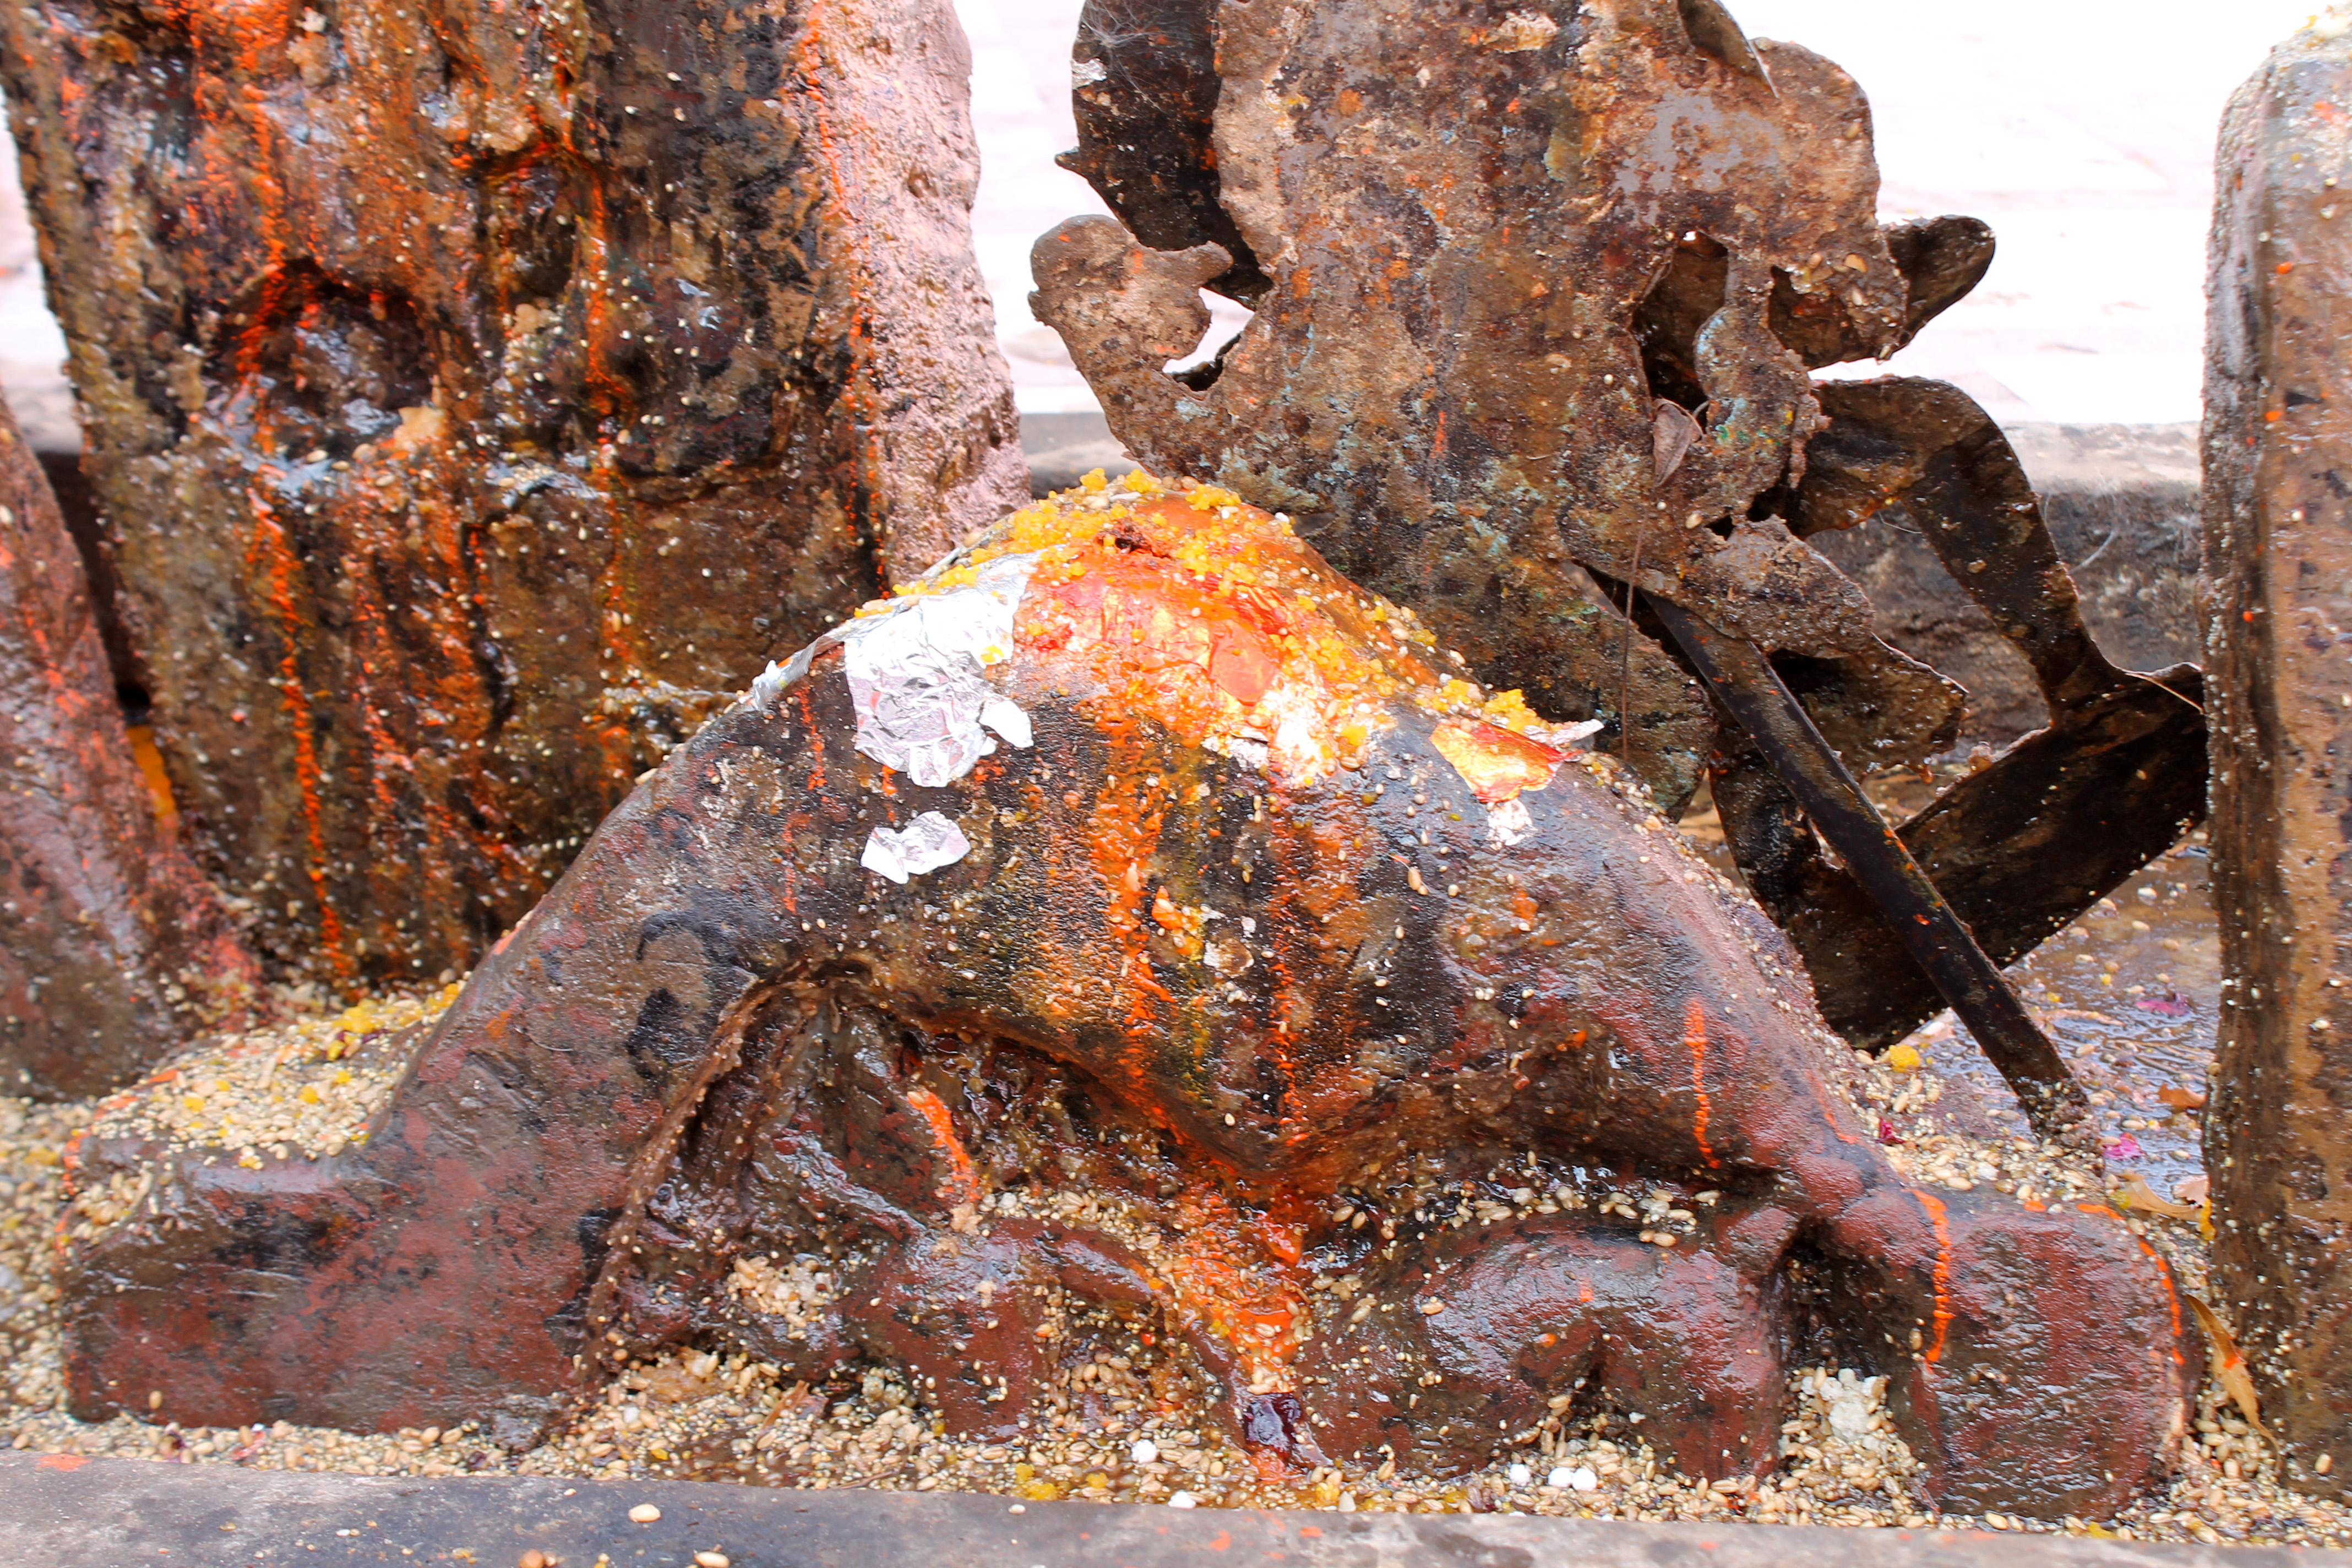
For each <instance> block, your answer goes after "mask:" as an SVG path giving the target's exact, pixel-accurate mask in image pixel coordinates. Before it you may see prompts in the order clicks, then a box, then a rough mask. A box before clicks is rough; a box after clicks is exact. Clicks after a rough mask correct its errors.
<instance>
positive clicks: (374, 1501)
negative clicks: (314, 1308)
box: [0, 1453, 2352, 1568]
mask: <svg viewBox="0 0 2352 1568" xmlns="http://www.w3.org/2000/svg"><path fill="white" fill-rule="evenodd" d="M648 1508H650V1509H651V1510H656V1511H657V1512H658V1517H657V1518H655V1519H652V1520H650V1521H646V1522H639V1521H640V1520H643V1519H644V1518H645V1514H646V1510H647V1509H648ZM0 1517H4V1518H5V1519H6V1520H7V1521H8V1538H9V1545H8V1548H7V1552H6V1556H7V1558H8V1560H9V1561H11V1562H16V1563H109V1564H130V1563H171V1564H181V1563H196V1564H215V1563H216V1564H222V1565H224V1568H226V1564H230V1563H240V1564H245V1563H316V1564H326V1563H453V1562H454V1563H474V1564H478V1565H480V1568H508V1565H509V1564H520V1563H533V1564H556V1563H560V1564H563V1565H564V1568H591V1565H592V1564H605V1565H608V1568H636V1565H637V1564H645V1565H646V1568H654V1565H656V1564H680V1565H683V1564H690V1563H701V1564H705V1565H707V1568H716V1563H715V1561H714V1560H719V1561H724V1562H725V1563H727V1564H728V1565H729V1568H820V1565H822V1568H848V1565H863V1564H880V1563H927V1564H933V1565H936V1568H1177V1565H1178V1564H1183V1565H1185V1568H1198V1565H1201V1564H1226V1563H1230V1564H1234V1565H1239V1564H1241V1563H1283V1564H1286V1565H1288V1568H1538V1565H1544V1568H1549V1565H1553V1564H1570V1563H1572V1564H1575V1565H1576V1568H1699V1565H1701V1564H1705V1565H1706V1568H2224V1565H2225V1564H2226V1565H2227V1568H2288V1564H2290V1563H2291V1564H2293V1565H2294V1568H2352V1552H2319V1551H2309V1550H2291V1549H2288V1548H2284V1547H2252V1546H2231V1547H2202V1546H2157V1545H2149V1544H2146V1543H2143V1542H2128V1541H2116V1540H2105V1541H2102V1540H2096V1539H2092V1538H2087V1537H2081V1536H2060V1535H2039V1534H2010V1533H2000V1532H1995V1531H1981V1530H1979V1531H1965V1532H1962V1531H1905V1530H1822V1529H1806V1528H1795V1527H1789V1526H1780V1525H1747V1524H1731V1525H1722V1526H1717V1525H1706V1524H1633V1523H1622V1522H1617V1521H1599V1520H1560V1519H1538V1518H1535V1517H1531V1516H1528V1515H1506V1514H1459V1515H1455V1514H1446V1515H1436V1516H1432V1515H1427V1514H1423V1515H1407V1514H1391V1513H1381V1514H1374V1513H1360V1514H1348V1513H1305V1512H1300V1513H1280V1512H1256V1511H1244V1510H1213V1509H1193V1510H1180V1509H1171V1508H1132V1507H1108V1506H1099V1505H1095V1504H1088V1503H1028V1504H1016V1503H1013V1502H1011V1501H1009V1500H1006V1499H1003V1498H996V1497H983V1496H977V1495H972V1494H962V1495H958V1496H952V1497H942V1496H923V1495H919V1494H915V1493H908V1492H869V1491H783V1490H772V1489H761V1488H754V1487H741V1486H727V1485H712V1484H708V1483H698V1482H692V1481H652V1482H642V1481H588V1480H579V1481H565V1480H561V1479H539V1478H515V1477H499V1478H489V1477H483V1478H477V1479H457V1480H441V1481H422V1480H414V1479H381V1478H371V1477H361V1476H343V1475H321V1474H311V1473H289V1472H286V1471H240V1470H234V1469H229V1468H225V1467H213V1466H183V1465H173V1464H163V1463H148V1462H142V1461H136V1460H127V1459H83V1458H75V1457H73V1456H70V1455H59V1454H51V1455H46V1456H37V1455H33V1454H25V1453H0Z"/></svg>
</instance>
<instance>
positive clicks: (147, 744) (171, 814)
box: [131, 724, 180, 838]
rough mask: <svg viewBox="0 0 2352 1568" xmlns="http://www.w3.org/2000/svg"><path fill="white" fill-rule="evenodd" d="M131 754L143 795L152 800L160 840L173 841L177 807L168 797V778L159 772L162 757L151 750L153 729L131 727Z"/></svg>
mask: <svg viewBox="0 0 2352 1568" xmlns="http://www.w3.org/2000/svg"><path fill="white" fill-rule="evenodd" d="M131 756H132V757H134V758H136V759H137V760H138V763H139V776H140V777H141V778H143V779H145V780H146V781H147V793H148V795H150V796H151V797H152V798H153V800H154V803H155V826H157V827H160V828H161V829H163V837H166V838H175V837H178V836H179V832H180V803H179V800H178V798H177V797H175V796H174V795H173V794H172V775H171V774H169V773H165V772H164V771H163V752H159V751H157V750H156V749H155V730H154V726H152V725H150V724H133V725H131Z"/></svg>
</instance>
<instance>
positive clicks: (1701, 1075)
mask: <svg viewBox="0 0 2352 1568" xmlns="http://www.w3.org/2000/svg"><path fill="white" fill-rule="evenodd" d="M1683 1044H1684V1045H1685V1046H1687V1047H1690V1054H1691V1093H1693V1094H1694V1095H1696V1096H1697V1097H1698V1115H1697V1117H1696V1120H1695V1121H1693V1122H1692V1124H1691V1136H1692V1137H1693V1138H1695V1139H1696V1140H1697V1142H1698V1152H1699V1154H1700V1156H1701V1157H1702V1158H1704V1159H1705V1160H1706V1163H1708V1164H1709V1165H1710V1166H1714V1165H1720V1164H1722V1163H1723V1162H1722V1161H1720V1160H1718V1159H1717V1158H1716V1157H1715V1151H1714V1150H1712V1149H1710V1148H1708V1147H1707V1146H1706V1119H1707V1113H1708V1109H1709V1108H1708V1106H1707V1101H1706V1008H1704V1007H1702V1006H1700V1005H1699V1000H1698V998H1697V997H1696V996H1694V997H1692V998H1691V1000H1690V1010H1689V1011H1688V1012H1687V1013H1685V1015H1684V1016H1683Z"/></svg>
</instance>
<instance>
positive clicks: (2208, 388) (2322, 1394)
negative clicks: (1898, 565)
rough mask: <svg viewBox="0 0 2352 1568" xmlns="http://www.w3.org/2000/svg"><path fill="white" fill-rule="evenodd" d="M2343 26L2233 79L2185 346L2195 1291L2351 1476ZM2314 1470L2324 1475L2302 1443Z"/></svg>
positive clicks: (2293, 1459)
mask: <svg viewBox="0 0 2352 1568" xmlns="http://www.w3.org/2000/svg"><path fill="white" fill-rule="evenodd" d="M2347 94H2352V47H2347V44H2346V42H2345V41H2344V40H2342V39H2340V38H2339V39H2335V40H2330V41H2322V40H2321V39H2319V38H2318V37H2317V36H2316V35H2315V34H2314V33H2310V32H2306V33H2304V34H2302V35H2301V36H2299V37H2296V38H2295V39H2294V40H2293V41H2292V42H2290V43H2287V44H2285V45H2283V46H2281V47H2280V48H2279V49H2278V50H2277V52H2275V53H2274V54H2273V56H2272V57H2271V59H2270V61H2269V63H2268V64H2267V65H2265V66H2264V67H2263V69H2262V70H2261V71H2259V72H2258V73H2256V75H2255V76H2254V77H2253V79H2252V80H2250V81H2249V82H2247V84H2246V85H2245V86H2244V87H2242V88H2241V89H2239V91H2238V96H2237V97H2236V98H2235V99H2234V100H2232V101H2231V108H2230V113H2229V117H2228V119H2227V121H2225V123H2224V126H2223V130H2222V135H2221V159H2220V166H2219V170H2218V175H2219V178H2218V182H2217V183H2218V184H2219V187H2220V191H2221V195H2220V199H2219V203H2218V205H2217V209H2216V212H2215V216H2214V220H2213V248H2212V255H2211V266H2212V272H2211V278H2210V297H2211V303H2210V328H2209V332H2210V342H2209V344H2208V348H2207V358H2206V369H2205V409H2206V413H2205V571H2206V577H2207V580H2208V584H2209V592H2210V595H2211V599H2210V605H2209V607H2208V611H2207V630H2206V660H2207V664H2206V668H2207V675H2206V681H2205V689H2206V693H2207V699H2206V700H2207V704H2208V707H2209V710H2210V716H2211V725H2212V742H2211V744H2212V752H2213V827H2212V833H2213V839H2212V844H2213V898H2214V903H2215V907H2216V909H2217V910H2218V911H2219V913H2220V916H2221V956H2222V962H2223V964H2224V965H2225V967H2226V970H2227V973H2228V978H2227V979H2226V980H2225V981H2224V983H2223V984H2224V985H2225V987H2226V988H2227V989H2226V994H2225V996H2224V999H2223V1001H2222V1004H2221V1005H2222V1013H2221V1027H2220V1031H2219V1034H2220V1062H2219V1065H2218V1066H2217V1068H2216V1069H2215V1073H2214V1082H2213V1092H2212V1109H2211V1110H2210V1111H2208V1112H2207V1115H2206V1122H2205V1138H2206V1165H2207V1168H2208V1169H2209V1170H2210V1172H2211V1173H2212V1176H2213V1197H2214V1205H2213V1212H2214V1222H2215V1224H2216V1226H2218V1227H2219V1230H2220V1234H2219V1237H2218V1238H2217V1240H2216V1242H2215V1245H2214V1251H2213V1261H2214V1281H2215V1286H2216V1289H2217V1291H2218V1293H2219V1296H2220V1298H2221V1300H2220V1301H2219V1302H2218V1303H2217V1305H2219V1306H2220V1307H2221V1310H2222V1312H2223V1314H2224V1315H2225V1316H2226V1317H2228V1318H2230V1319H2231V1321H2234V1322H2235V1324H2236V1327H2237V1333H2238V1336H2239V1341H2240V1343H2241V1345H2242V1348H2243V1350H2244V1352H2245V1353H2246V1356H2247V1359H2248V1360H2249V1361H2250V1362H2251V1363H2252V1367H2253V1371H2254V1376H2255V1378H2256V1381H2257V1384H2258V1385H2259V1386H2260V1388H2261V1389H2262V1394H2263V1408H2264V1411H2265V1414H2266V1416H2267V1419H2268V1422H2269V1424H2270V1426H2272V1428H2273V1430H2274V1431H2276V1432H2277V1433H2278V1434H2279V1436H2280V1438H2281V1440H2282V1441H2283V1443H2284V1446H2285V1448H2286V1452H2287V1454H2288V1455H2289V1456H2290V1469H2289V1473H2290V1475H2291V1476H2294V1477H2296V1478H2297V1479H2298V1484H2300V1485H2303V1486H2305V1487H2309V1488H2312V1489H2319V1490H2326V1491H2335V1492H2340V1491H2342V1490H2343V1489H2344V1487H2345V1485H2346V1483H2347V1480H2352V1120H2347V1117H2352V1005H2347V1001H2346V996H2347V993H2346V992H2345V991H2344V990H2343V989H2342V987H2343V985H2344V984H2345V982H2346V978H2347V976H2352V773H2348V772H2347V757H2348V756H2352V668H2347V664H2346V653H2347V646H2352V506H2347V499H2346V498H2347V495H2352V490H2347V475H2352V365H2347V363H2346V360H2345V357H2344V353H2343V342H2344V339H2345V336H2346V334H2347V332H2352V233H2347V230H2346V228H2345V224H2344V222H2343V221H2339V219H2338V214H2339V212H2340V211H2341V210H2342V208H2341V204H2343V203H2344V202H2345V200H2346V196H2345V194H2344V192H2343V191H2342V190H2341V189H2339V188H2338V187H2337V185H2336V172H2337V171H2339V170H2340V169H2342V168H2343V167H2344V166H2345V158H2346V156H2347V138H2346V121H2345V117H2344V113H2343V110H2342V109H2341V107H2340V106H2341V105H2342V104H2344V103H2345V102H2346V101H2347ZM2323 1458H2326V1460H2327V1461H2328V1463H2327V1469H2326V1473H2325V1474H2322V1473H2321V1472H2320V1469H2319V1465H2320V1461H2321V1460H2322V1459H2323Z"/></svg>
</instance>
